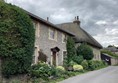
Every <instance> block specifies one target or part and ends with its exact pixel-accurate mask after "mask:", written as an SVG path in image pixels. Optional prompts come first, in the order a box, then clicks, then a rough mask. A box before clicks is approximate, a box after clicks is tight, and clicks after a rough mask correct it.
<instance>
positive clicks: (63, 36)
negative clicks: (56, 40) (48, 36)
mask: <svg viewBox="0 0 118 83" xmlns="http://www.w3.org/2000/svg"><path fill="white" fill-rule="evenodd" d="M66 40H67V37H66V34H62V43H65V42H66Z"/></svg>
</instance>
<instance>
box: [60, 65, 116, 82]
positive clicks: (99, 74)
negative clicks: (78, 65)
mask: <svg viewBox="0 0 118 83" xmlns="http://www.w3.org/2000/svg"><path fill="white" fill-rule="evenodd" d="M59 83H118V66H109V67H107V68H103V69H100V70H96V71H91V72H88V73H85V74H82V75H78V76H74V77H71V78H69V79H66V80H64V81H62V82H59Z"/></svg>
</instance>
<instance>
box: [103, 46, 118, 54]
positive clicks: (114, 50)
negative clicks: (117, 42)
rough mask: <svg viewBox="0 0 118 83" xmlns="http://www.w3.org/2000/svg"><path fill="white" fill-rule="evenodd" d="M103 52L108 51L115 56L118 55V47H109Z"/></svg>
mask: <svg viewBox="0 0 118 83" xmlns="http://www.w3.org/2000/svg"><path fill="white" fill-rule="evenodd" d="M103 50H108V51H111V52H112V53H114V54H118V47H115V46H108V47H107V48H104V49H103Z"/></svg>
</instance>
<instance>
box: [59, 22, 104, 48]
mask: <svg viewBox="0 0 118 83" xmlns="http://www.w3.org/2000/svg"><path fill="white" fill-rule="evenodd" d="M57 26H58V27H60V28H61V29H63V30H66V31H69V32H72V33H74V35H75V41H76V43H79V42H80V43H81V42H86V43H88V44H90V45H92V46H95V47H97V48H102V46H101V45H100V44H99V43H98V42H97V41H96V40H95V39H94V38H93V37H92V36H91V35H90V34H88V33H87V32H86V31H85V30H83V29H82V28H81V27H80V25H79V23H63V24H58V25H57Z"/></svg>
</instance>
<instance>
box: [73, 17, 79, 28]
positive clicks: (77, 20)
mask: <svg viewBox="0 0 118 83" xmlns="http://www.w3.org/2000/svg"><path fill="white" fill-rule="evenodd" d="M73 23H77V24H78V25H79V26H80V21H79V16H76V17H75V20H74V21H73Z"/></svg>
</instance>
